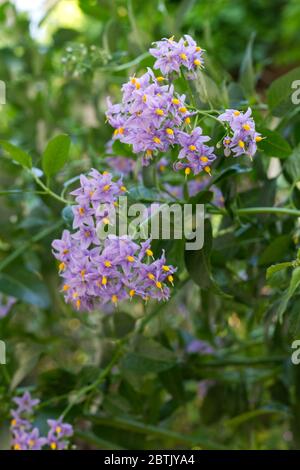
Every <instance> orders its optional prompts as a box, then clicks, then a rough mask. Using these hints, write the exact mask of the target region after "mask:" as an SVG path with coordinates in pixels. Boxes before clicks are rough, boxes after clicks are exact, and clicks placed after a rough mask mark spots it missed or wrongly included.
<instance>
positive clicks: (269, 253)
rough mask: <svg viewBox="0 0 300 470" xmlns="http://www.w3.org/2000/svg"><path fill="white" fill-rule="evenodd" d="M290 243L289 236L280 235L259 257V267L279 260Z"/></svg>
mask: <svg viewBox="0 0 300 470" xmlns="http://www.w3.org/2000/svg"><path fill="white" fill-rule="evenodd" d="M290 243H291V239H290V235H281V236H280V237H277V238H275V240H273V241H272V242H271V243H270V245H268V246H267V248H266V249H265V250H264V251H263V252H262V254H261V255H260V258H259V260H258V264H259V266H262V265H265V264H270V263H275V262H276V261H279V260H281V259H282V258H283V257H284V256H285V255H286V253H287V252H288V250H289V246H290Z"/></svg>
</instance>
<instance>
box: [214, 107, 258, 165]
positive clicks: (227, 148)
mask: <svg viewBox="0 0 300 470" xmlns="http://www.w3.org/2000/svg"><path fill="white" fill-rule="evenodd" d="M251 113H252V111H251V109H250V108H248V110H247V111H246V112H245V113H242V112H240V111H238V110H236V109H227V110H226V111H225V113H223V114H221V115H220V116H219V118H218V119H219V120H220V121H222V122H225V123H227V127H228V131H229V132H228V135H226V136H225V137H224V139H223V144H224V154H225V156H226V157H228V156H229V155H230V154H231V153H232V154H233V156H234V157H239V156H240V155H248V156H249V157H250V158H252V157H253V156H254V155H255V153H256V150H257V143H258V142H260V141H261V140H262V136H261V135H260V134H259V133H258V132H256V130H255V122H254V120H253V118H252V117H251Z"/></svg>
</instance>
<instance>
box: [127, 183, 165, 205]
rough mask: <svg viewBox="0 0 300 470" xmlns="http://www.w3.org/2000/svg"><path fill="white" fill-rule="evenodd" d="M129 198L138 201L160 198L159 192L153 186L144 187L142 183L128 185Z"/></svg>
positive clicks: (152, 200)
mask: <svg viewBox="0 0 300 470" xmlns="http://www.w3.org/2000/svg"><path fill="white" fill-rule="evenodd" d="M129 198H130V199H132V200H134V201H138V202H143V201H144V202H156V201H159V200H160V199H161V194H160V193H159V192H158V191H157V189H155V188H146V187H145V186H143V185H137V186H130V188H129Z"/></svg>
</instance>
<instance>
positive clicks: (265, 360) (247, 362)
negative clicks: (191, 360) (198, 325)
mask: <svg viewBox="0 0 300 470" xmlns="http://www.w3.org/2000/svg"><path fill="white" fill-rule="evenodd" d="M286 359H287V357H286V356H273V357H272V356H270V357H257V358H251V357H250V358H248V357H241V358H232V359H215V360H212V361H205V362H199V368H200V369H202V368H206V367H209V368H210V367H212V368H214V367H216V368H217V367H231V366H237V367H251V366H265V365H268V364H281V363H282V362H284V361H286ZM199 368H198V366H197V370H198V371H199Z"/></svg>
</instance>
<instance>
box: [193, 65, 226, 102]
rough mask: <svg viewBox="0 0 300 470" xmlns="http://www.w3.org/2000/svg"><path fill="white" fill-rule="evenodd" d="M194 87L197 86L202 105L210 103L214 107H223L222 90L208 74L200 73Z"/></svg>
mask: <svg viewBox="0 0 300 470" xmlns="http://www.w3.org/2000/svg"><path fill="white" fill-rule="evenodd" d="M193 86H195V88H196V92H197V94H198V96H199V99H200V101H201V102H202V103H209V104H211V105H213V106H214V107H219V106H221V105H222V100H221V96H220V95H221V94H220V88H219V87H218V85H217V84H216V82H215V81H214V80H213V79H212V78H211V77H210V76H209V75H207V73H205V72H203V71H200V72H198V74H197V80H195V81H194V82H193Z"/></svg>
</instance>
